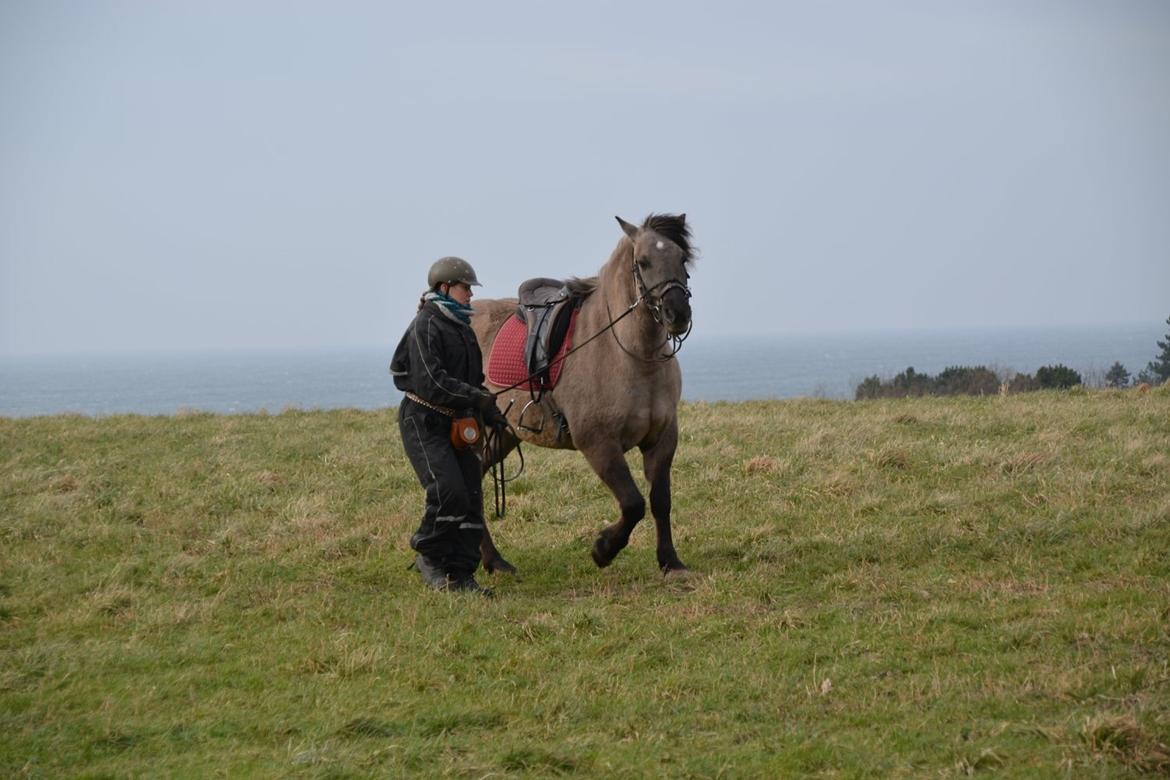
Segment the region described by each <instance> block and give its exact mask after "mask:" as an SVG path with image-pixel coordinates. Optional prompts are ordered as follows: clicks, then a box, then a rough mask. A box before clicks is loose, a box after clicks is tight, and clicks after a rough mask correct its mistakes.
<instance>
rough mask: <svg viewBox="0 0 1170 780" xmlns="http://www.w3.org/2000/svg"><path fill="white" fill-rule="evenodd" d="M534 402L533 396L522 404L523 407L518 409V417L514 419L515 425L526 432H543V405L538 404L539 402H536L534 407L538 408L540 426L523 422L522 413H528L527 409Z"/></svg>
mask: <svg viewBox="0 0 1170 780" xmlns="http://www.w3.org/2000/svg"><path fill="white" fill-rule="evenodd" d="M535 403H536V399H535V398H533V399H532V400H530V401H529V402H528V403H526V404H524V408H523V409H521V410H520V419H518V420H517V421H516V427H517V428H519V429H520V430H522V431H526V432H528V433H544V407H542V406H540V405H539V404H537V407H536V408H537V409H539V410H540V427H539V428H533V427H532V426H531V425H525V424H524V415H525V414H527V413H528V409H529V408H530V407H531V406H532V405H533V404H535Z"/></svg>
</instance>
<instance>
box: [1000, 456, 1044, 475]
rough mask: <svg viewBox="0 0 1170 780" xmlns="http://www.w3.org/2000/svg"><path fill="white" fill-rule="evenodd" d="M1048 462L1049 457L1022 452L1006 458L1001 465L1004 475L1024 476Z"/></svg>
mask: <svg viewBox="0 0 1170 780" xmlns="http://www.w3.org/2000/svg"><path fill="white" fill-rule="evenodd" d="M1047 462H1048V456H1047V455H1044V454H1042V453H1039V452H1021V453H1017V454H1016V455H1012V456H1011V457H1009V458H1005V459H1004V460H1003V461H1001V462H1000V464H999V470H1000V471H1002V472H1003V473H1004V474H1024V473H1027V472H1029V471H1032V470H1033V469H1035V468H1036V467H1037V466H1042V465H1044V464H1045V463H1047Z"/></svg>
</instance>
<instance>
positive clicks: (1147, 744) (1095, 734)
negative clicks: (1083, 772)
mask: <svg viewBox="0 0 1170 780" xmlns="http://www.w3.org/2000/svg"><path fill="white" fill-rule="evenodd" d="M1080 739H1081V742H1082V744H1083V745H1084V747H1085V748H1086V749H1087V750H1088V751H1089V753H1090V754H1091V755H1092V756H1093V757H1094V758H1095V759H1098V760H1102V759H1107V760H1111V761H1117V762H1118V763H1120V764H1122V765H1124V766H1126V767H1128V768H1130V769H1133V770H1136V771H1138V772H1144V773H1149V774H1168V773H1170V747H1168V746H1167V745H1166V743H1165V742H1162V741H1159V740H1158V738H1156V737H1155V736H1154V735H1152V734H1150V733H1149V731H1147V730H1146V728H1145V727H1144V726H1143V725H1142V724H1141V722H1139V721H1138V719H1137V718H1135V717H1134V716H1133V715H1131V714H1128V713H1125V714H1119V713H1102V714H1099V715H1092V716H1089V717H1087V718H1085V721H1084V724H1083V725H1082V726H1081V733H1080Z"/></svg>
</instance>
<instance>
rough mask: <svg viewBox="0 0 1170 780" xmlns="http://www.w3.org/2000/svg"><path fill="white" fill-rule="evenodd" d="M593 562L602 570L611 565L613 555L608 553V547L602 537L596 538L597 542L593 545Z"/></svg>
mask: <svg viewBox="0 0 1170 780" xmlns="http://www.w3.org/2000/svg"><path fill="white" fill-rule="evenodd" d="M592 555H593V562H594V563H596V564H597V567H598V568H599V569H604V568H605V567H606V566H609V565H610V564H611V563H613V559H614V557H615V556H614V555H613V553H611V552H610V551H609V545H607V544H606V543H605V537H604V536H598V537H597V541H595V542H594V543H593V552H592Z"/></svg>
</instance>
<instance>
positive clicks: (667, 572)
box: [662, 565, 691, 580]
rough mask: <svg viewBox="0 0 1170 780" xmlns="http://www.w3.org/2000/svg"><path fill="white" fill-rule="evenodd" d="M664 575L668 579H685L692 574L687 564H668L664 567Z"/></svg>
mask: <svg viewBox="0 0 1170 780" xmlns="http://www.w3.org/2000/svg"><path fill="white" fill-rule="evenodd" d="M662 576H663V577H664V578H665V579H668V580H685V579H689V578H690V576H691V570H690V569H688V568H687V567H686V566H681V565H680V566H678V567H673V566H666V567H664V568H663V569H662Z"/></svg>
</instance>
